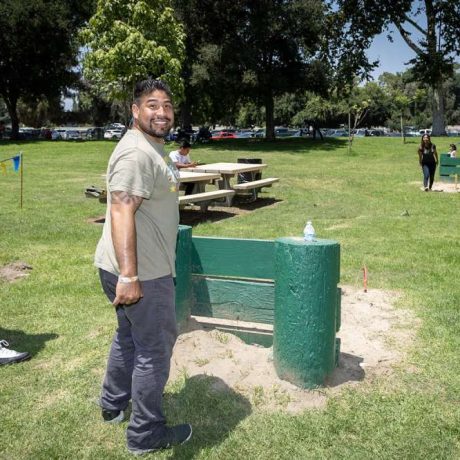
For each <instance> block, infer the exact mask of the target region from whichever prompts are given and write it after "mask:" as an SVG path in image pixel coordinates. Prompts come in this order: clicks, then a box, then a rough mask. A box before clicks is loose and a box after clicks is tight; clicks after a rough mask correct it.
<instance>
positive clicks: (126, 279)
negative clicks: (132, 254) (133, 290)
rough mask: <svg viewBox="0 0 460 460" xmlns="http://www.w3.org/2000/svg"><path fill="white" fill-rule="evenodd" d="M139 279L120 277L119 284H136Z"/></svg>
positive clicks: (136, 277) (135, 277)
mask: <svg viewBox="0 0 460 460" xmlns="http://www.w3.org/2000/svg"><path fill="white" fill-rule="evenodd" d="M138 280H139V277H138V276H121V275H120V276H119V277H118V282H119V283H122V284H129V283H134V282H135V281H138Z"/></svg>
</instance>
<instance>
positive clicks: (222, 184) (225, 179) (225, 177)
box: [219, 174, 233, 207]
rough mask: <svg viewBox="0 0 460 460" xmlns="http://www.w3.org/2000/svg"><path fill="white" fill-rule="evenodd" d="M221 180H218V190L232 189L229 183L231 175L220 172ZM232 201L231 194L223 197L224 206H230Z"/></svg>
mask: <svg viewBox="0 0 460 460" xmlns="http://www.w3.org/2000/svg"><path fill="white" fill-rule="evenodd" d="M221 176H222V180H220V181H219V190H232V187H231V185H230V178H231V177H232V176H231V175H229V174H221ZM232 203H233V196H226V197H225V206H227V207H230V206H231V205H232Z"/></svg>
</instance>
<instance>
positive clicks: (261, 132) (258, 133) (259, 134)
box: [252, 128, 265, 137]
mask: <svg viewBox="0 0 460 460" xmlns="http://www.w3.org/2000/svg"><path fill="white" fill-rule="evenodd" d="M252 137H265V129H264V128H259V129H256V130H255V131H254V133H253V135H252Z"/></svg>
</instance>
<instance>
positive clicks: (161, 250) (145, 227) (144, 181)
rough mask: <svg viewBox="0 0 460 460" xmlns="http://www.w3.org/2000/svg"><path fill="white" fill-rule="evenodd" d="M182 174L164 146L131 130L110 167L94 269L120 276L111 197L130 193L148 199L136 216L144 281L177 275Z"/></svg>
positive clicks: (117, 147) (141, 278)
mask: <svg viewBox="0 0 460 460" xmlns="http://www.w3.org/2000/svg"><path fill="white" fill-rule="evenodd" d="M178 178H179V174H178V171H177V169H176V167H175V166H174V164H173V163H172V161H171V160H170V158H169V156H168V155H167V154H166V153H165V152H164V148H163V144H158V143H155V142H153V141H151V140H150V139H148V138H147V136H145V135H144V134H143V133H142V132H141V131H139V130H137V129H131V130H129V131H127V133H126V134H125V135H124V136H123V138H122V139H121V140H120V142H119V143H118V145H117V146H116V148H115V150H114V151H113V153H112V156H111V157H110V160H109V165H108V168H107V212H106V217H105V223H104V228H103V230H102V237H101V239H100V240H99V244H98V245H97V249H96V255H95V259H94V264H95V265H96V267H99V268H102V269H103V270H106V271H108V272H110V273H113V274H114V275H117V276H118V275H119V274H120V269H119V265H118V261H117V258H116V256H115V250H114V247H113V242H112V229H111V219H110V209H111V195H110V194H111V192H115V191H125V192H128V193H130V194H132V195H135V196H140V197H142V198H144V199H143V201H142V203H141V205H140V206H139V208H138V210H137V211H136V214H135V222H136V236H137V270H138V272H137V274H138V276H139V279H140V280H141V281H145V280H151V279H156V278H160V277H162V276H166V275H169V274H172V275H173V276H175V254H176V238H177V227H178V224H179V206H178V189H179V187H178Z"/></svg>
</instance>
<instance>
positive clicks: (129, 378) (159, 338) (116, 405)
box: [99, 270, 177, 450]
mask: <svg viewBox="0 0 460 460" xmlns="http://www.w3.org/2000/svg"><path fill="white" fill-rule="evenodd" d="M99 275H100V278H101V283H102V287H103V289H104V292H105V294H106V295H107V297H108V298H109V299H110V301H111V302H113V300H114V298H115V289H116V284H117V277H116V276H115V275H113V274H111V273H108V272H106V271H104V270H99ZM141 285H142V290H143V294H144V297H143V298H142V299H140V300H139V302H137V303H136V304H134V305H131V306H118V307H117V308H116V314H117V320H118V328H117V331H116V333H115V336H114V338H113V342H112V347H111V349H110V355H109V359H108V364H107V371H106V375H105V379H104V383H103V386H102V394H101V406H102V407H103V408H105V409H108V410H124V409H126V407H127V406H128V402H129V400H130V399H131V400H132V414H131V420H130V422H129V425H128V429H127V439H128V447H129V448H131V449H141V450H142V449H149V448H150V446H152V445H153V444H154V443H155V442H156V441H158V440H159V439H161V437H162V435H163V432H164V426H165V417H164V415H163V411H162V400H163V390H164V387H165V385H166V382H167V380H168V377H169V368H170V361H171V354H172V349H173V346H174V343H175V341H176V337H177V329H176V317H175V307H174V304H175V291H174V283H173V279H172V277H171V275H169V276H167V277H163V278H158V279H154V280H149V281H142V282H141Z"/></svg>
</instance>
